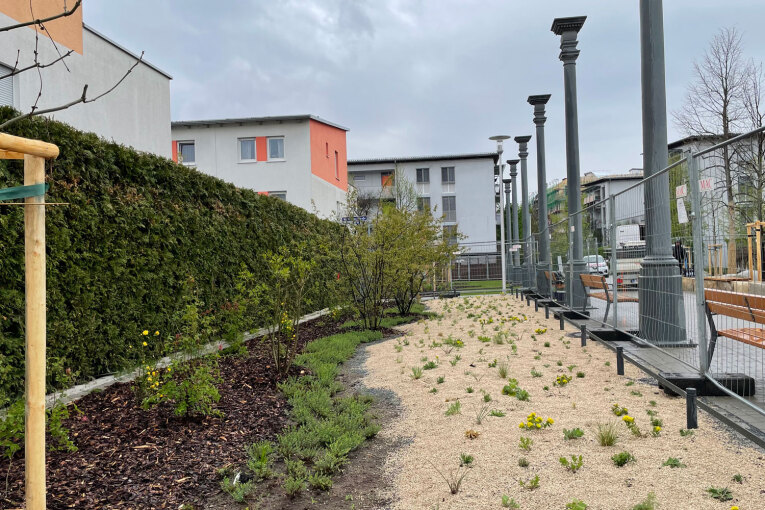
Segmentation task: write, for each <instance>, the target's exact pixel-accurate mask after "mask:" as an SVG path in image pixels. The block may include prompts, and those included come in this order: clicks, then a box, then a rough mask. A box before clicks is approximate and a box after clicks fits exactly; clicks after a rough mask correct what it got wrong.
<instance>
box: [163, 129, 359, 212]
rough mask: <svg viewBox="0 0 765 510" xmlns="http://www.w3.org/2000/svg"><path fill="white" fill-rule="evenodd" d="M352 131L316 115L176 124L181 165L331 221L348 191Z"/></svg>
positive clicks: (174, 149) (175, 149)
mask: <svg viewBox="0 0 765 510" xmlns="http://www.w3.org/2000/svg"><path fill="white" fill-rule="evenodd" d="M347 131H348V129H347V128H344V127H342V126H339V125H337V124H334V123H332V122H329V121H326V120H324V119H321V118H319V117H317V116H315V115H291V116H282V117H250V118H241V119H218V120H215V119H213V120H192V121H177V122H173V123H172V142H171V143H168V145H169V146H170V148H171V152H172V157H173V159H174V160H175V161H177V162H179V163H182V164H184V165H188V166H192V167H195V168H196V169H198V170H199V171H201V172H204V173H206V174H208V175H212V176H214V177H218V178H220V179H223V180H224V181H227V182H230V183H232V184H234V185H236V186H239V187H241V188H249V189H252V190H255V191H257V192H259V193H262V194H265V195H270V196H273V197H275V198H279V199H282V200H286V201H287V202H289V203H291V204H294V205H297V206H298V207H302V208H303V209H305V210H306V211H309V212H313V213H316V214H317V215H318V216H320V217H323V218H328V217H331V216H333V215H334V214H335V213H336V212H338V211H339V209H340V207H341V205H342V204H343V203H344V201H345V195H346V192H347V191H348V165H347V150H346V132H347Z"/></svg>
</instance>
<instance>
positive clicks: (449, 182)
mask: <svg viewBox="0 0 765 510" xmlns="http://www.w3.org/2000/svg"><path fill="white" fill-rule="evenodd" d="M441 191H443V192H444V193H454V167H453V166H444V167H441Z"/></svg>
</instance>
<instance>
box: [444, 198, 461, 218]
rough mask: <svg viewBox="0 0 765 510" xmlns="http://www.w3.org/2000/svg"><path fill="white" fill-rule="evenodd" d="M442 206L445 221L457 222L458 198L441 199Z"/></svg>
mask: <svg viewBox="0 0 765 510" xmlns="http://www.w3.org/2000/svg"><path fill="white" fill-rule="evenodd" d="M441 205H442V206H443V211H444V221H446V222H455V221H457V197H441Z"/></svg>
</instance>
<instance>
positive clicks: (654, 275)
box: [638, 0, 686, 344]
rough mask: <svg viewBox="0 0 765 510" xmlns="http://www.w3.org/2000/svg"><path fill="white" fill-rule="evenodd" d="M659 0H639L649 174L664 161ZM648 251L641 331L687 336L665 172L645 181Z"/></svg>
mask: <svg viewBox="0 0 765 510" xmlns="http://www.w3.org/2000/svg"><path fill="white" fill-rule="evenodd" d="M662 18H663V6H662V0H640V61H641V76H640V81H641V85H642V87H641V88H642V96H643V170H644V172H645V174H644V175H645V178H646V179H649V178H651V177H653V175H654V174H656V173H658V172H659V171H661V170H662V169H663V168H665V167H666V166H667V165H668V159H669V155H668V150H667V91H666V83H665V79H664V21H663V19H662ZM643 193H644V197H645V198H644V201H645V205H646V207H645V228H646V236H645V247H646V256H645V258H644V259H643V262H642V264H641V268H640V277H639V279H638V306H639V309H640V311H639V317H640V319H639V328H640V334H641V336H642V337H643V338H645V339H646V340H649V341H650V342H653V343H668V344H677V343H680V342H683V341H685V339H686V330H685V307H684V306H683V291H682V277H681V276H680V271H679V269H678V266H677V261H676V260H675V258H674V257H673V256H672V251H671V245H672V240H671V236H672V232H671V230H672V223H671V216H670V210H669V200H670V199H669V173H667V172H665V173H664V174H662V175H659V176H656V177H654V178H651V179H650V180H648V181H647V182H646V183H645V187H644V191H643ZM649 205H650V207H649Z"/></svg>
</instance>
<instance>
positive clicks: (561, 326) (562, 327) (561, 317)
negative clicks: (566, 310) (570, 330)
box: [558, 313, 565, 331]
mask: <svg viewBox="0 0 765 510" xmlns="http://www.w3.org/2000/svg"><path fill="white" fill-rule="evenodd" d="M558 317H560V330H561V331H563V330H564V329H565V326H564V325H563V314H562V313H561V314H560V315H559V316H558Z"/></svg>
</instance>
